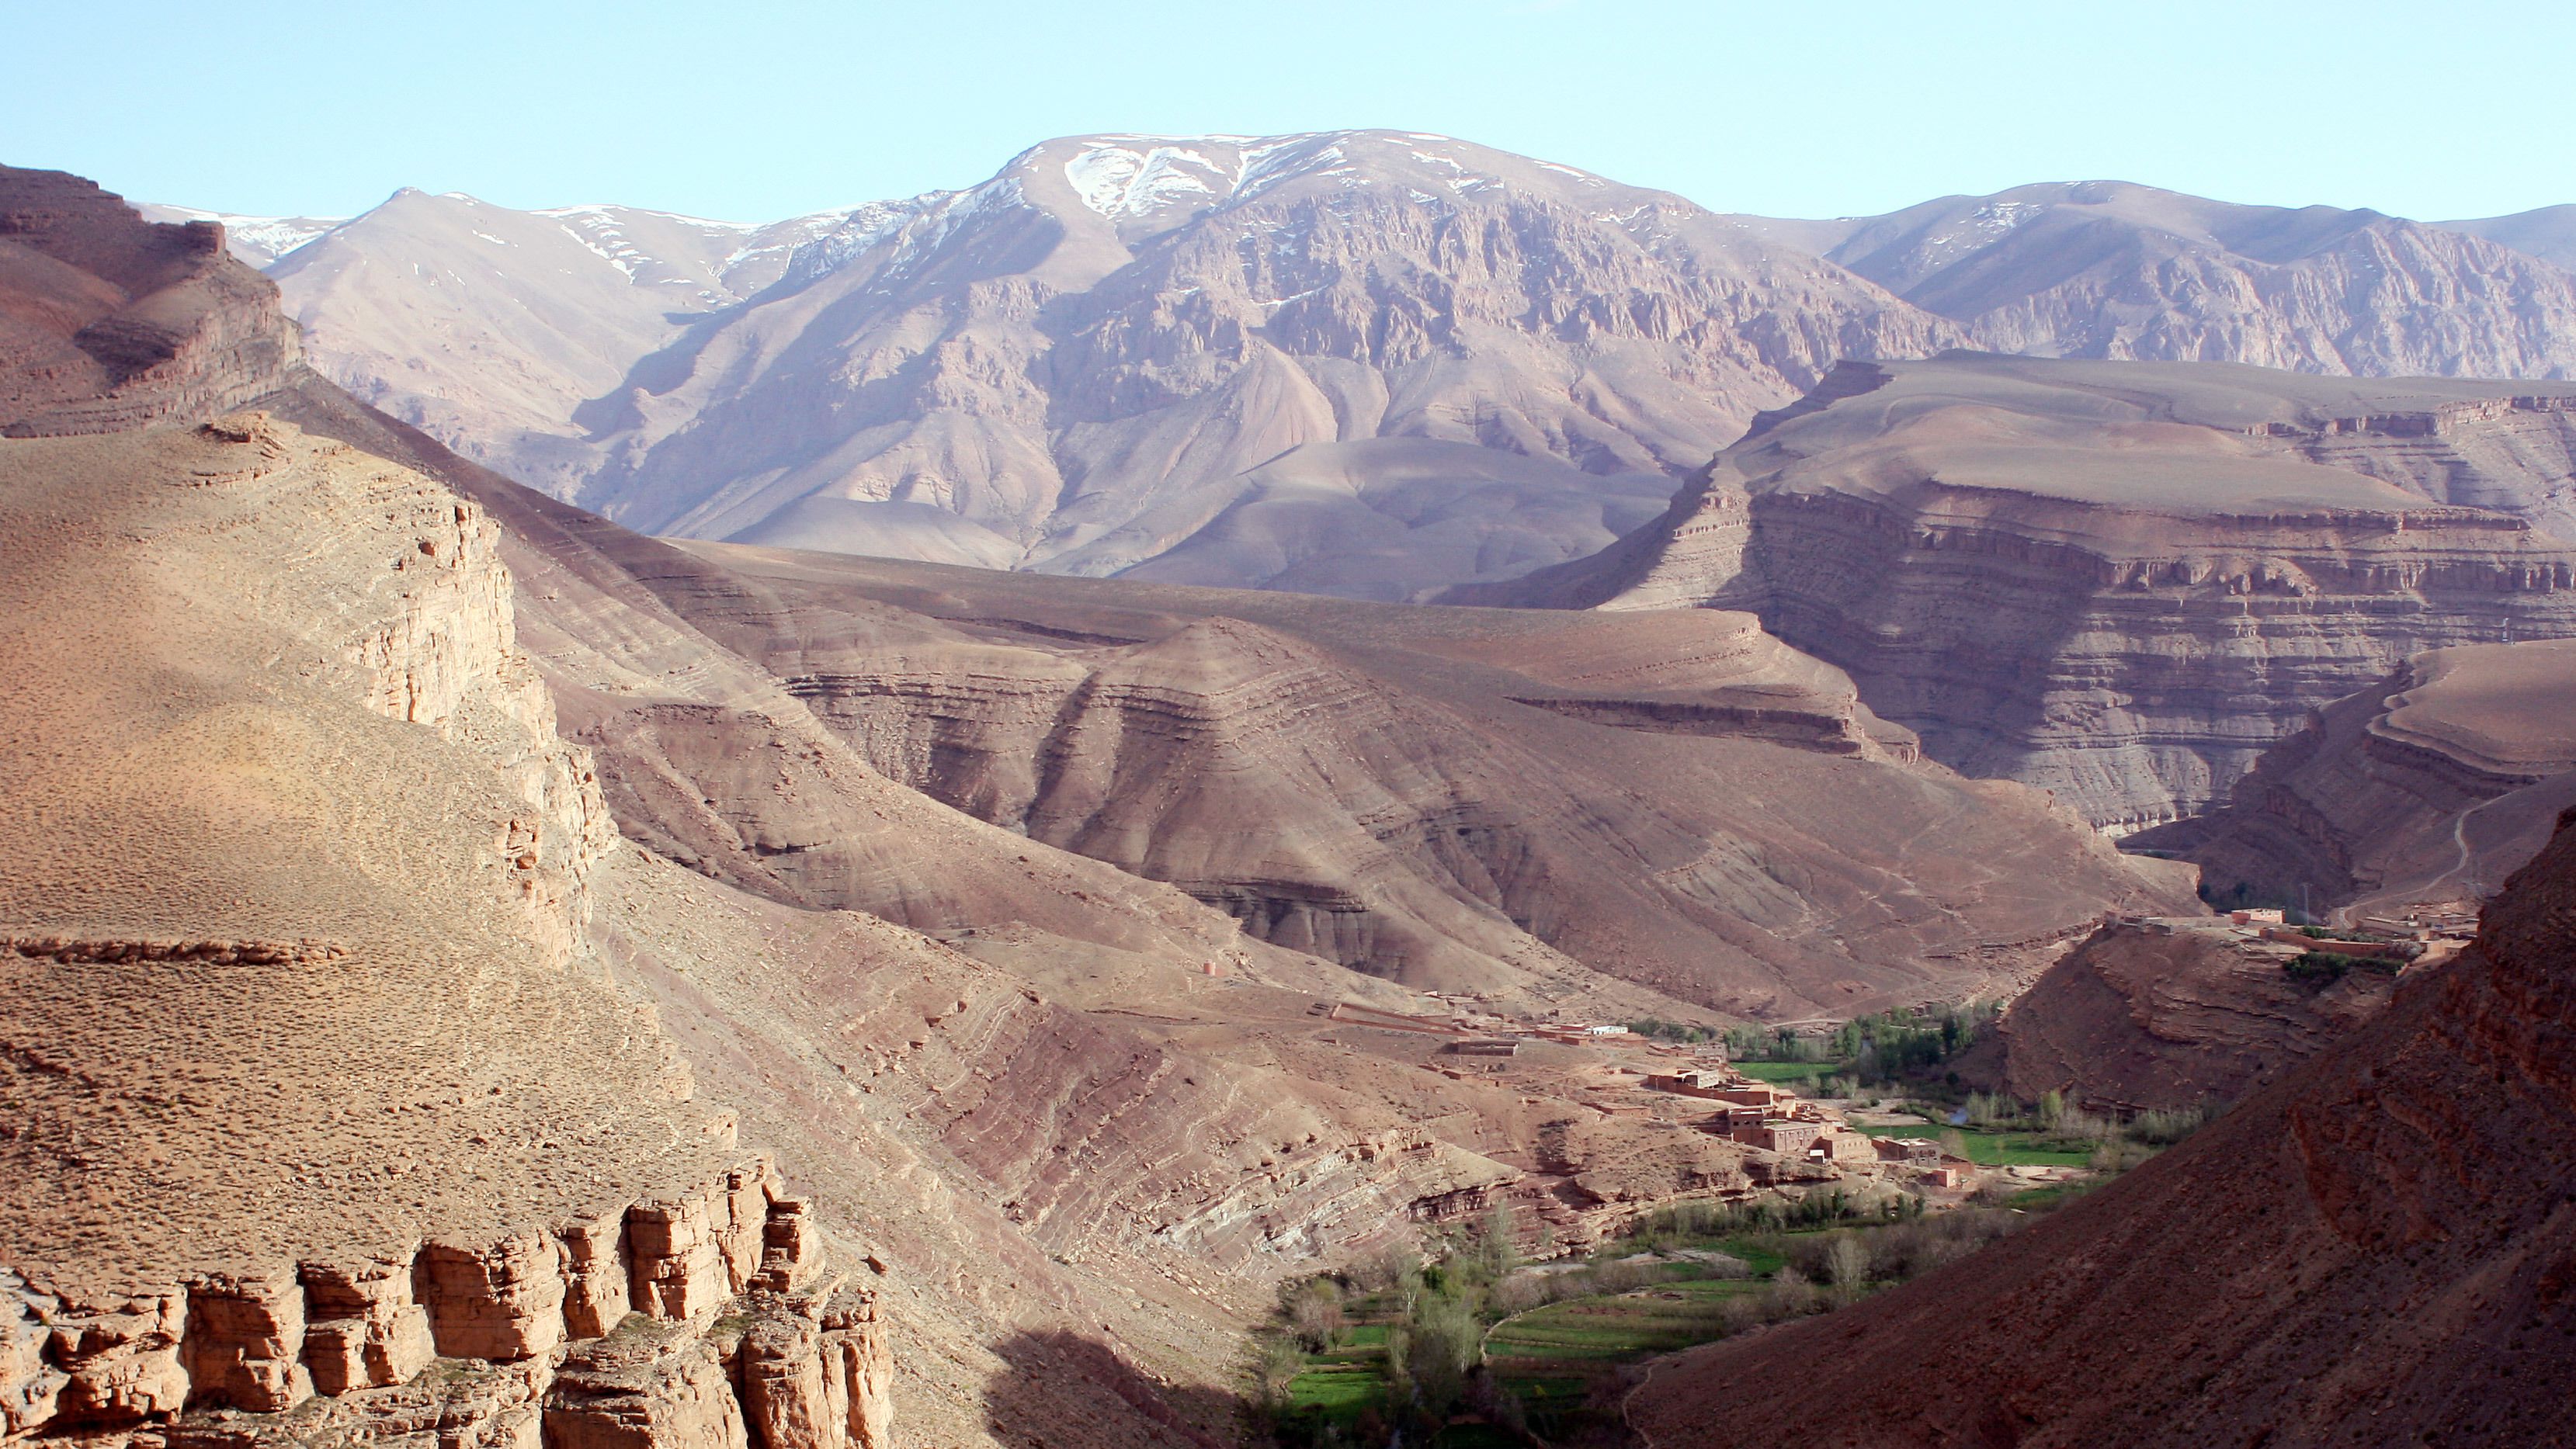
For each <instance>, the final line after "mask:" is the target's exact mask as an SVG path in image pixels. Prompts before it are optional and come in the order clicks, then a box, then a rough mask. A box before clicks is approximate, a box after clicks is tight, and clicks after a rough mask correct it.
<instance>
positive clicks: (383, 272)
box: [229, 189, 847, 491]
mask: <svg viewBox="0 0 2576 1449" xmlns="http://www.w3.org/2000/svg"><path fill="white" fill-rule="evenodd" d="M229 220H230V222H231V224H232V226H233V227H234V228H235V229H234V231H233V249H234V251H235V253H236V254H237V255H239V254H245V253H254V252H255V251H256V250H257V249H260V248H264V247H275V248H276V249H277V251H276V255H275V256H274V258H273V260H272V261H271V262H270V263H269V264H268V266H267V270H268V273H269V275H270V277H271V278H272V279H274V280H275V281H276V282H277V283H278V286H279V289H280V290H281V292H283V294H284V295H285V298H286V307H287V311H288V313H289V314H290V315H292V316H293V317H294V318H295V319H296V320H297V321H298V322H300V323H302V324H303V326H304V330H305V335H306V337H307V338H309V339H310V342H311V353H312V357H313V362H314V365H315V366H316V367H317V368H318V369H319V370H320V371H322V372H323V373H324V374H325V375H326V376H329V377H330V378H331V379H332V380H333V381H335V382H338V383H340V384H341V385H342V386H344V387H346V388H348V389H349V390H350V391H351V392H353V393H356V394H357V395H358V396H359V397H361V398H364V399H365V400H367V401H369V402H372V403H375V404H377V405H379V406H381V407H383V408H384V409H385V410H386V411H388V412H391V413H393V414H395V415H396V416H398V417H400V418H402V419H403V420H404V421H406V422H410V423H413V424H415V425H417V426H419V427H421V428H422V429H423V430H425V431H427V432H429V433H430V434H432V435H433V436H435V437H438V438H440V439H442V440H445V441H448V442H451V443H462V444H465V445H468V446H469V447H470V448H471V449H472V451H473V452H474V453H475V454H476V455H477V456H479V457H480V458H482V459H483V460H484V461H485V462H487V463H488V464H490V465H491V466H493V467H496V468H500V469H504V470H506V471H509V472H511V473H514V474H517V475H519V476H522V477H525V478H528V479H530V480H531V481H534V482H538V483H542V484H543V485H545V486H547V487H550V488H554V489H556V490H557V491H564V490H568V489H569V488H571V487H573V486H574V485H575V484H576V483H577V481H578V480H579V479H581V478H583V477H586V476H588V474H589V472H590V471H591V470H592V469H594V468H595V467H596V466H597V463H598V452H597V449H596V448H595V447H594V446H593V445H592V444H591V443H590V442H589V441H588V440H587V438H586V435H585V432H584V430H583V429H582V428H581V427H579V426H577V425H576V424H575V423H574V422H573V413H574V411H575V410H576V409H577V408H579V407H580V406H581V404H582V402H583V401H584V400H585V399H588V398H592V397H597V396H599V395H601V394H603V393H607V392H610V391H612V390H614V389H615V388H616V387H617V386H618V384H619V383H620V382H621V381H622V380H623V379H624V378H625V376H626V372H627V369H628V368H629V367H631V366H633V364H634V362H635V360H636V359H638V358H640V357H643V356H645V355H646V354H648V353H650V352H652V351H653V350H655V349H656V348H659V347H662V346H664V345H666V344H668V343H669V342H670V341H671V340H672V339H673V338H675V337H677V336H679V335H680V333H681V329H682V328H683V327H684V326H685V325H686V323H687V322H688V321H689V320H690V319H692V318H695V317H698V316H701V315H703V314H705V313H707V312H709V311H712V310H714V309H716V308H719V307H728V306H733V305H736V304H738V303H740V302H741V301H742V299H743V298H745V297H748V296H750V295H751V294H753V293H755V292H757V291H759V290H760V289H761V288H763V287H766V286H768V285H769V284H770V283H771V282H774V281H776V280H777V279H778V277H779V275H780V274H781V273H782V272H783V271H784V270H785V268H786V265H787V259H788V257H789V255H790V254H791V252H792V251H793V250H794V248H795V247H796V246H797V245H799V244H801V243H803V242H805V241H808V240H811V239H812V238H813V237H815V236H817V235H820V234H822V233H825V232H828V231H830V230H832V229H834V228H836V227H839V226H842V225H844V224H845V223H846V221H847V218H846V217H845V216H843V215H841V214H837V213H835V214H832V215H828V216H822V217H799V218H795V219H792V220H789V221H783V222H776V223H772V224H768V225H762V226H744V225H737V224H734V223H730V222H711V221H701V220H698V219H696V218H693V217H684V216H671V215H666V214H664V213H660V212H651V211H639V210H636V209H634V208H632V207H619V206H580V207H567V208H563V209H560V210H555V211H513V210H511V209H509V208H507V207H501V206H493V205H490V204H489V203H486V202H481V201H477V200H475V199H474V198H472V197H470V196H462V195H456V194H452V193H451V194H448V195H440V196H433V195H430V194H428V193H426V192H421V191H413V190H408V189H406V190H403V191H399V192H396V193H395V194H394V195H393V197H392V198H391V199H389V200H387V201H386V202H385V203H384V204H383V205H381V206H378V207H377V208H375V209H374V210H372V211H369V212H367V213H366V214H365V215H363V216H359V217H356V218H354V219H352V220H349V221H344V222H339V223H335V224H316V223H312V222H308V221H303V220H301V219H298V220H291V221H280V220H273V219H264V218H231V219H229ZM244 222H248V223H249V224H248V225H244ZM307 228H314V229H312V230H307Z"/></svg>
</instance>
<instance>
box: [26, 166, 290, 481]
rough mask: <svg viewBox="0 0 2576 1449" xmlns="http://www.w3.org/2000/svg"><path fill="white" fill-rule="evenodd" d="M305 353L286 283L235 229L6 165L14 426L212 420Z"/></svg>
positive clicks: (267, 386)
mask: <svg viewBox="0 0 2576 1449" xmlns="http://www.w3.org/2000/svg"><path fill="white" fill-rule="evenodd" d="M298 354H299V348H298V345H297V341H296V331H295V328H294V326H293V324H291V323H289V322H288V321H286V319H285V317H284V315H283V314H282V313H280V312H279V310H278V301H277V288H276V286H275V285H274V284H273V283H271V282H269V281H268V279H267V278H265V277H262V276H260V275H259V274H258V273H257V272H254V271H252V270H251V269H250V268H248V267H246V266H243V265H242V264H241V263H240V262H238V261H236V260H234V259H233V258H232V257H231V256H230V255H229V254H227V253H226V252H225V250H224V229H223V227H222V225H221V224H219V223H216V222H210V221H198V222H189V223H187V224H185V225H180V226H151V225H146V224H144V222H143V221H142V219H141V218H140V217H138V216H136V215H135V213H134V211H133V209H132V208H131V207H128V206H127V205H126V204H125V202H124V201H123V199H121V198H119V197H117V196H114V195H112V194H110V193H108V192H105V191H102V190H100V189H99V188H98V187H97V186H96V185H94V184H92V183H90V182H88V181H85V180H82V179H81V178H79V177H77V176H71V175H68V174H66V173H63V172H60V171H26V170H20V169H18V168H16V167H7V166H0V435H5V436H8V437H19V438H27V437H48V436H55V435H60V434H65V433H102V432H113V431H116V430H118V429H122V428H131V427H137V426H141V425H142V424H145V423H149V422H154V421H162V420H174V419H195V418H204V417H210V416H212V415H214V414H216V413H220V412H223V411H226V410H228V409H231V408H235V407H239V406H240V405H241V404H243V403H245V402H248V401H249V400H250V399H252V398H254V397H257V396H259V395H260V394H261V393H264V392H267V391H269V390H271V389H273V388H275V387H276V386H277V385H278V384H279V383H280V382H281V381H282V380H284V378H285V376H286V373H287V370H288V368H289V367H291V366H292V365H293V364H294V363H295V361H296V359H297V356H298Z"/></svg>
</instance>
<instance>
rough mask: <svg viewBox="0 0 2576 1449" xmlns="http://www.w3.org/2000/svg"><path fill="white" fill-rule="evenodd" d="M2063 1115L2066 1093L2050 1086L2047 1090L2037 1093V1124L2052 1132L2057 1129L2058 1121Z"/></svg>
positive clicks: (2064, 1112) (2064, 1114)
mask: <svg viewBox="0 0 2576 1449" xmlns="http://www.w3.org/2000/svg"><path fill="white" fill-rule="evenodd" d="M2065 1116H2066V1095H2065V1094H2064V1093H2063V1092H2060V1091H2058V1090H2057V1089H2056V1088H2054V1087H2051V1088H2049V1089H2048V1090H2047V1091H2045V1092H2042V1093H2040V1094H2039V1125H2040V1126H2041V1127H2043V1128H2045V1129H2046V1130H2048V1131H2051V1132H2054V1131H2056V1130H2057V1124H2058V1122H2059V1121H2060V1120H2061V1119H2063V1118H2064V1117H2065Z"/></svg>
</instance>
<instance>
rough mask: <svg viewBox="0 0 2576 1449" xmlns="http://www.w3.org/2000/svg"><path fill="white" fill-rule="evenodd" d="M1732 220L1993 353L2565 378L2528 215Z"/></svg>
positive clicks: (2038, 200)
mask: <svg viewBox="0 0 2576 1449" xmlns="http://www.w3.org/2000/svg"><path fill="white" fill-rule="evenodd" d="M2554 210H2560V211H2563V210H2566V208H2556V209H2554ZM1744 220H1745V223H1746V224H1747V225H1748V226H1749V227H1750V228H1751V229H1752V230H1754V231H1755V232H1756V233H1758V234H1761V235H1765V236H1770V237H1774V238H1776V239H1778V240H1780V241H1782V242H1783V243H1784V244H1788V245H1796V246H1806V247H1813V248H1816V249H1817V250H1820V251H1822V252H1823V253H1824V255H1825V256H1826V257H1827V258H1829V259H1831V260H1832V261H1835V262H1838V263H1840V264H1841V265H1843V266H1845V267H1848V268H1850V269H1851V270H1853V271H1855V272H1858V273H1859V274H1860V275H1862V276H1864V277H1867V278H1869V279H1870V280H1871V281H1874V282H1877V283H1879V284H1880V285H1882V286H1884V287H1886V288H1888V289H1889V290H1890V291H1893V292H1895V293H1897V294H1898V295H1899V296H1902V297H1904V298H1905V299H1906V300H1907V301H1909V302H1913V303H1915V304H1916V305H1918V306H1921V307H1924V308H1926V309H1928V310H1930V311H1933V312H1936V313H1939V314H1940V315H1942V316H1944V317H1948V318H1950V319H1952V320H1954V321H1956V322H1959V323H1961V324H1962V325H1964V326H1966V327H1967V328H1968V329H1969V330H1970V332H1971V333H1972V334H1973V336H1974V337H1975V339H1976V342H1977V345H1978V346H1980V347H1984V348H1987V349H1990V350H1993V351H1997V352H2027V353H2035V354H2039V355H2043V356H2055V357H2093V358H2109V359H2115V360H2117V359H2127V358H2138V359H2144V360H2149V361H2168V362H2250V363H2254V364H2257V365H2259V366H2263V367H2281V368H2288V369H2291V370H2293V371H2298V372H2323V373H2351V374H2355V375H2359V376H2366V377H2393V376H2407V375H2421V376H2435V377H2531V378H2564V377H2571V376H2576V276H2571V275H2570V274H2569V273H2568V272H2567V271H2565V270H2564V269H2563V268H2564V266H2565V265H2566V262H2567V260H2568V253H2567V252H2566V251H2565V250H2563V249H2562V250H2559V251H2557V252H2556V253H2555V254H2553V253H2552V252H2551V251H2550V250H2548V249H2547V247H2548V246H2549V242H2548V238H2553V237H2554V238H2558V239H2561V240H2562V241H2563V239H2564V238H2566V237H2567V236H2568V234H2569V227H2568V225H2567V223H2566V221H2565V219H2563V218H2559V219H2556V220H2554V221H2553V220H2551V219H2550V218H2549V216H2548V214H2547V213H2542V212H2531V213H2525V214H2524V215H2523V216H2521V217H2501V218H2496V219H2495V220H2494V221H2490V222H2461V223H2448V224H2445V225H2441V226H2428V225H2426V224H2424V223H2421V222H2413V221H2406V220H2403V219H2400V218H2397V217H2391V216H2383V215H2381V214H2380V213H2378V212H2375V211H2369V210H2357V211H2344V210H2339V209H2337V208H2334V207H2326V206H2311V207H2304V208H2298V209H2291V208H2286V207H2275V206H2239V205H2233V204H2230V203H2227V202H2220V201H2211V200H2207V199H2205V198H2202V197H2197V196H2185V195H2182V194H2180V193H2178V192H2171V191H2159V190H2157V189H2155V188H2154V187H2149V186H2137V185H2132V184H2130V183H2128V182H2121V181H2080V182H2048V183H2043V184H2040V185H2035V186H2021V187H2015V188H2013V189H2012V190H2010V191H2000V192H1997V193H1995V194H1994V195H1992V196H1945V197H1942V198H1940V199H1938V200H1934V201H1927V202H1924V203H1922V204H1921V205H1918V206H1911V207H1907V208H1906V209H1904V210H1902V211H1897V212H1891V213H1889V214H1888V215H1886V216H1879V217H1860V218H1846V219H1843V220H1840V221H1832V222H1804V221H1771V220H1767V219H1756V218H1745V219H1744ZM2513 247H2522V248H2524V249H2525V250H2527V251H2529V253H2530V254H2529V255H2525V254H2524V252H2523V251H2516V250H2509V249H2508V248H2513ZM2552 262H2555V263H2557V265H2551V263H2552Z"/></svg>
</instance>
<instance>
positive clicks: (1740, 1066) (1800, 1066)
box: [1733, 1062, 1841, 1082]
mask: <svg viewBox="0 0 2576 1449" xmlns="http://www.w3.org/2000/svg"><path fill="white" fill-rule="evenodd" d="M1733 1065H1734V1067H1735V1069H1736V1070H1737V1071H1739V1072H1742V1073H1743V1074H1744V1075H1746V1076H1748V1077H1751V1078H1752V1079H1753V1080H1755V1081H1757V1082H1811V1081H1814V1080H1815V1079H1816V1078H1818V1077H1823V1076H1830V1075H1832V1074H1833V1073H1834V1072H1836V1071H1839V1070H1840V1069H1841V1067H1840V1064H1839V1063H1836V1062H1736V1063H1734V1064H1733Z"/></svg>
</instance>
